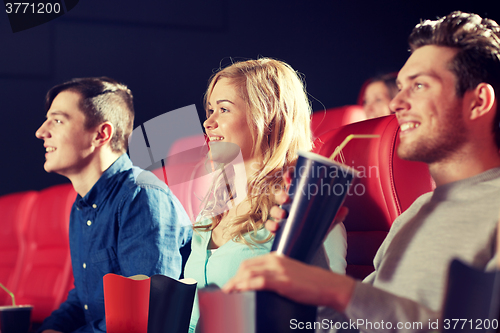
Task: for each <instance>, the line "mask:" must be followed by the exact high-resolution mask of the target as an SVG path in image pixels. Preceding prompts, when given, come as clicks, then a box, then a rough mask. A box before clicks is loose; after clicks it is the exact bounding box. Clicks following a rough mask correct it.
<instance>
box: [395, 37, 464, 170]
mask: <svg viewBox="0 0 500 333" xmlns="http://www.w3.org/2000/svg"><path fill="white" fill-rule="evenodd" d="M456 52H457V50H455V49H452V48H448V47H441V46H434V45H427V46H423V47H420V48H418V49H416V50H415V51H414V52H413V53H412V55H411V56H410V57H409V58H408V61H407V62H406V64H405V65H404V66H403V68H402V69H401V71H400V72H399V74H398V87H399V93H398V94H397V95H396V97H394V99H393V100H392V101H391V103H390V108H391V110H392V111H393V112H395V113H396V115H397V118H398V121H399V125H400V127H401V132H400V139H401V143H400V144H399V147H398V155H399V157H401V158H403V159H407V160H413V161H422V162H425V163H428V164H430V163H435V162H439V161H441V160H443V159H446V158H447V157H449V156H450V155H451V154H453V153H454V152H456V151H457V150H458V149H459V148H460V147H461V146H462V145H463V144H464V143H465V142H466V140H467V131H466V126H465V121H464V118H463V116H464V114H463V109H462V108H463V105H462V101H463V99H462V98H461V97H459V96H458V95H457V93H456V89H455V87H456V77H455V75H454V74H453V73H452V72H451V71H450V69H449V63H450V61H451V60H452V59H453V57H454V56H455V54H456Z"/></svg>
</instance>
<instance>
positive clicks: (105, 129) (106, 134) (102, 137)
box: [93, 121, 115, 147]
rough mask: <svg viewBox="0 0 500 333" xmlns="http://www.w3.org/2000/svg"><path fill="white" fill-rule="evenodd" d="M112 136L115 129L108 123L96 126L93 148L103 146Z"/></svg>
mask: <svg viewBox="0 0 500 333" xmlns="http://www.w3.org/2000/svg"><path fill="white" fill-rule="evenodd" d="M114 134H115V128H114V127H113V124H111V123H110V122H108V121H106V122H104V123H102V124H99V125H97V127H96V130H95V137H94V140H93V145H94V146H95V147H101V146H104V145H105V144H106V143H108V142H110V141H111V138H112V137H113V135H114Z"/></svg>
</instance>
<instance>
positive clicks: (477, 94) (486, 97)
mask: <svg viewBox="0 0 500 333" xmlns="http://www.w3.org/2000/svg"><path fill="white" fill-rule="evenodd" d="M471 93H472V96H471V97H472V101H471V104H470V105H471V110H470V119H471V120H474V119H478V118H480V117H482V116H484V115H485V114H487V113H488V112H490V111H491V110H493V112H494V111H495V107H494V106H495V90H494V89H493V87H492V86H491V85H490V84H488V83H484V82H482V83H480V84H478V85H477V87H476V88H475V89H474V90H473V91H471Z"/></svg>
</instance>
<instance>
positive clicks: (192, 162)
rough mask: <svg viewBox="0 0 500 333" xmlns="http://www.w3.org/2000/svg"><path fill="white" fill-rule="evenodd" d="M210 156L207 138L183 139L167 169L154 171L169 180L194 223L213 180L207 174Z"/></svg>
mask: <svg viewBox="0 0 500 333" xmlns="http://www.w3.org/2000/svg"><path fill="white" fill-rule="evenodd" d="M206 154H207V146H206V145H205V137H204V135H196V136H189V137H185V138H181V139H179V140H177V141H176V142H174V143H173V144H172V147H171V148H170V151H169V154H168V157H167V159H166V163H165V166H164V167H162V168H158V169H155V170H153V171H152V172H153V173H154V174H155V175H156V176H157V177H158V178H160V179H161V180H163V181H165V175H166V177H167V181H166V183H168V186H169V188H170V190H171V191H172V192H173V193H174V194H175V196H176V197H177V199H179V201H180V202H181V204H182V206H183V207H184V209H185V210H186V212H187V213H188V216H189V217H190V219H191V221H192V222H194V221H195V219H196V217H197V216H198V213H199V212H200V210H201V207H200V205H201V200H202V199H203V197H204V195H205V193H206V192H207V190H208V188H209V186H210V184H211V181H212V178H211V175H210V174H209V175H204V174H205V173H206V172H204V170H203V168H204V164H203V161H204V160H205V157H206Z"/></svg>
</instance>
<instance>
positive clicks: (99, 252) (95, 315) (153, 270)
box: [40, 154, 192, 332]
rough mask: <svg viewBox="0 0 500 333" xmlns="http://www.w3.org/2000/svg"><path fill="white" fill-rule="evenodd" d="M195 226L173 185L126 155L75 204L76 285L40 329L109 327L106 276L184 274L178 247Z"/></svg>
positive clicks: (72, 234)
mask: <svg viewBox="0 0 500 333" xmlns="http://www.w3.org/2000/svg"><path fill="white" fill-rule="evenodd" d="M191 230H192V229H191V223H190V221H189V218H188V216H187V214H186V212H185V211H184V209H183V207H182V205H181V204H180V202H179V201H178V200H177V198H176V197H175V196H174V195H173V194H172V192H171V191H170V189H169V188H168V187H167V186H166V185H165V184H164V183H163V182H161V181H160V180H159V179H158V178H156V176H155V175H153V174H152V173H151V172H149V171H144V170H142V169H139V168H137V167H133V166H132V162H131V161H130V159H129V158H128V156H127V154H123V155H122V156H121V157H119V158H118V159H117V160H116V161H115V162H114V163H113V165H111V166H110V167H109V168H108V169H107V170H106V171H105V172H104V173H103V174H102V176H101V178H99V180H98V181H97V183H96V184H95V185H94V186H93V187H92V189H91V190H90V191H89V192H88V193H87V194H86V195H85V196H84V197H83V198H82V197H81V196H80V195H78V196H77V198H76V201H75V203H74V204H73V207H72V210H71V216H70V230H69V238H70V249H71V260H72V265H73V275H74V278H75V288H74V289H73V290H71V291H70V293H69V295H68V299H67V300H66V302H64V303H63V304H62V305H61V306H60V308H59V309H58V310H56V311H54V312H53V313H52V315H51V316H50V317H49V318H48V319H46V320H45V321H44V323H43V325H42V327H41V328H40V331H41V330H44V329H49V328H50V329H55V330H60V331H63V332H72V331H77V332H96V331H97V332H99V331H105V319H104V293H103V282H102V278H103V276H104V275H105V274H107V273H115V274H120V275H123V276H131V275H136V274H145V275H148V276H151V275H154V274H163V275H166V276H170V277H172V278H179V275H180V273H181V267H182V258H181V254H180V252H179V248H180V247H182V246H183V245H184V244H185V243H186V242H187V241H188V240H189V239H190V237H191Z"/></svg>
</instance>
